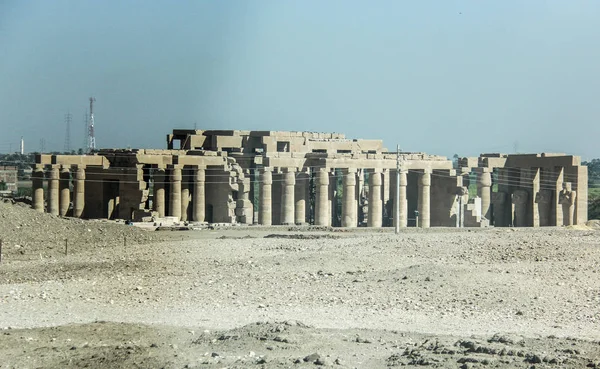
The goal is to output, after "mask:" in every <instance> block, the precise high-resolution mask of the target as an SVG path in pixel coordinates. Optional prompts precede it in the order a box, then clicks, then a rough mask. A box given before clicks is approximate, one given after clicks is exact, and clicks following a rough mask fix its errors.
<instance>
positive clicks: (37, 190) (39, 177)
mask: <svg viewBox="0 0 600 369" xmlns="http://www.w3.org/2000/svg"><path fill="white" fill-rule="evenodd" d="M71 177H73V179H74V186H73V214H72V216H73V217H76V218H80V217H82V216H83V211H84V207H85V166H83V165H78V166H76V167H75V170H74V173H73V175H72V172H71V167H70V166H61V165H57V164H53V165H49V166H48V168H47V171H46V172H45V173H44V166H43V165H36V166H35V167H34V171H33V173H32V186H33V188H32V192H33V193H32V195H33V196H32V207H33V208H34V209H35V210H37V211H39V212H41V213H43V212H44V202H45V201H44V178H47V181H48V198H47V202H48V209H47V210H48V213H50V214H53V215H60V216H66V215H67V213H68V211H69V206H70V204H71V189H70V182H71Z"/></svg>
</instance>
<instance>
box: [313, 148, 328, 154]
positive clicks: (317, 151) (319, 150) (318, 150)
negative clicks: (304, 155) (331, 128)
mask: <svg viewBox="0 0 600 369" xmlns="http://www.w3.org/2000/svg"><path fill="white" fill-rule="evenodd" d="M312 152H316V153H323V154H326V153H327V150H325V149H313V151H312Z"/></svg>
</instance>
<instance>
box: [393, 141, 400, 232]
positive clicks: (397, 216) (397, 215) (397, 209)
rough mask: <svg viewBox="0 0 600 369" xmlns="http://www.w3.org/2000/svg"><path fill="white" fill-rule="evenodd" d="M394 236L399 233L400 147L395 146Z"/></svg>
mask: <svg viewBox="0 0 600 369" xmlns="http://www.w3.org/2000/svg"><path fill="white" fill-rule="evenodd" d="M394 202H395V203H396V214H394V220H395V221H396V234H398V233H400V145H397V146H396V200H395V201H394Z"/></svg>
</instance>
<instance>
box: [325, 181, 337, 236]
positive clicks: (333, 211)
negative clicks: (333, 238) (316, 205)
mask: <svg viewBox="0 0 600 369" xmlns="http://www.w3.org/2000/svg"><path fill="white" fill-rule="evenodd" d="M337 183H338V182H337V172H336V170H335V169H334V170H333V171H331V172H329V193H328V195H327V199H328V200H327V212H328V215H327V219H328V220H327V225H328V226H331V227H335V226H336V225H337V219H338V211H339V210H338V207H337Z"/></svg>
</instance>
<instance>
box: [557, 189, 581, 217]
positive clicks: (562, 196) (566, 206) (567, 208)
mask: <svg viewBox="0 0 600 369" xmlns="http://www.w3.org/2000/svg"><path fill="white" fill-rule="evenodd" d="M562 188H563V189H562V191H560V193H559V194H558V201H559V203H560V204H561V205H562V213H563V225H565V226H570V225H573V224H574V221H573V220H574V214H575V200H576V199H577V192H576V191H573V190H572V187H571V182H563V185H562Z"/></svg>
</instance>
